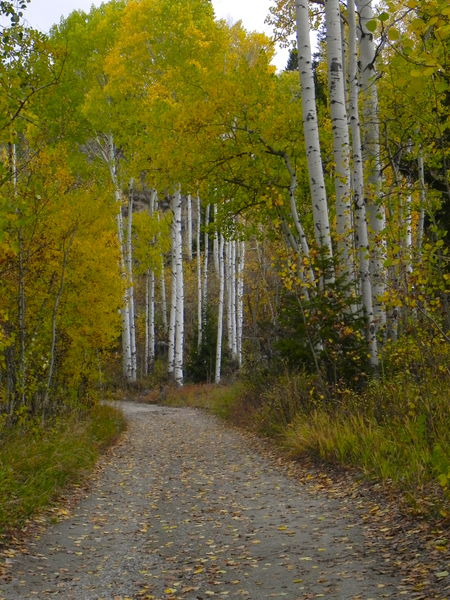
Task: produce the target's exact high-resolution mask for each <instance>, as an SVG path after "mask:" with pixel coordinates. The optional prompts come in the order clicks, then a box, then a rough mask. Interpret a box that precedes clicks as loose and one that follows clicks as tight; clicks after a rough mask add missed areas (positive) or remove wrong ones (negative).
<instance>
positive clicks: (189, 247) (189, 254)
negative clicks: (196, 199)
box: [186, 194, 192, 262]
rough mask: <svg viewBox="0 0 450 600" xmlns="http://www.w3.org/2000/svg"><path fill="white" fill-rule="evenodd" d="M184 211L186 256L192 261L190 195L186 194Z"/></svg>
mask: <svg viewBox="0 0 450 600" xmlns="http://www.w3.org/2000/svg"><path fill="white" fill-rule="evenodd" d="M186 211H187V219H186V220H187V223H186V225H187V226H186V231H187V235H186V247H187V258H188V261H189V262H192V196H191V194H188V195H187V198H186Z"/></svg>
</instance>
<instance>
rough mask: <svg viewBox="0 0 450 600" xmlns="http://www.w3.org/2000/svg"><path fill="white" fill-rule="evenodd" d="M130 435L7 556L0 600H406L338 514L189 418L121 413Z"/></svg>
mask: <svg viewBox="0 0 450 600" xmlns="http://www.w3.org/2000/svg"><path fill="white" fill-rule="evenodd" d="M121 406H122V407H123V410H124V411H125V413H126V414H127V416H128V418H129V421H130V427H129V430H128V432H127V438H126V440H125V442H124V443H122V444H121V445H119V446H118V447H117V448H116V449H115V450H114V452H113V454H112V456H111V458H110V459H109V461H108V464H106V465H105V466H104V467H103V469H102V472H101V475H100V476H99V478H98V480H97V481H96V482H95V483H94V485H93V488H92V490H91V492H90V494H89V496H88V497H87V498H85V499H84V500H83V501H82V502H81V503H80V504H79V505H78V506H77V507H76V509H75V510H74V513H73V514H72V515H71V516H70V517H68V518H66V519H65V520H63V521H61V522H59V523H57V524H55V525H52V526H51V527H50V528H49V529H47V531H46V532H45V533H44V534H43V535H42V537H40V538H39V539H36V540H34V541H33V542H31V543H30V544H29V549H28V550H29V554H21V555H19V556H16V557H14V558H13V559H12V565H11V567H12V568H11V574H12V578H11V580H10V581H9V582H8V583H3V584H0V600H29V599H31V598H33V599H36V598H38V599H45V598H60V599H64V600H100V599H102V600H130V599H132V600H139V599H140V600H163V599H164V600H175V599H177V600H178V599H179V600H206V599H208V598H230V599H231V598H243V599H246V600H249V599H250V600H268V599H270V598H284V599H285V600H307V599H311V598H328V599H333V600H370V599H377V600H378V599H381V598H391V599H398V598H402V597H408V598H412V597H413V596H410V595H408V596H406V594H407V592H406V591H405V589H404V588H403V587H402V583H401V580H400V576H399V575H398V577H397V576H395V575H392V574H390V573H389V571H388V570H386V565H385V563H384V561H383V557H382V556H380V555H379V553H377V552H376V551H375V550H373V549H372V547H371V545H370V544H367V543H366V542H365V539H364V536H363V532H362V529H361V526H360V524H359V521H358V519H357V517H355V516H352V515H351V514H348V512H349V511H348V510H344V506H343V505H342V504H341V503H340V502H339V501H338V500H335V499H330V498H328V497H326V496H325V495H324V494H322V493H320V492H318V493H315V494H312V493H311V491H308V489H307V488H308V486H305V485H301V484H299V483H297V482H296V481H295V480H294V479H292V478H288V477H287V476H285V475H284V474H282V473H280V472H279V470H278V469H277V468H276V466H274V465H273V464H271V463H270V462H269V461H268V460H266V459H265V458H263V457H261V456H260V455H258V454H257V453H256V452H255V451H254V450H253V449H252V448H251V447H250V446H249V444H248V442H247V441H246V440H245V439H244V437H242V436H241V435H240V434H239V433H238V432H236V431H234V430H230V429H229V428H227V427H226V425H224V424H222V423H221V422H219V421H217V420H216V419H215V418H213V417H210V416H208V415H205V414H203V413H201V412H198V411H196V410H192V409H171V408H161V407H154V406H146V405H138V404H133V403H122V404H121Z"/></svg>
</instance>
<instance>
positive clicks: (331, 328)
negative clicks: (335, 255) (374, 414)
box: [275, 279, 370, 387]
mask: <svg viewBox="0 0 450 600" xmlns="http://www.w3.org/2000/svg"><path fill="white" fill-rule="evenodd" d="M355 304H357V299H356V298H355V297H354V296H352V295H351V290H350V288H349V286H346V285H344V284H343V283H342V280H340V279H336V281H335V282H329V283H327V284H326V288H325V289H324V290H320V291H317V293H314V294H313V295H311V296H310V297H309V298H302V297H301V295H300V294H299V293H298V292H293V291H292V292H286V293H285V295H284V298H283V302H282V306H281V310H280V316H279V320H280V328H281V330H280V331H279V332H278V339H277V342H276V345H275V346H276V348H277V350H278V354H279V360H281V363H282V364H284V365H286V366H287V367H288V368H290V369H293V370H297V369H307V370H308V371H310V372H315V373H317V374H318V375H322V376H323V378H324V379H325V380H326V381H327V382H328V383H330V384H337V383H338V382H339V381H346V382H347V383H348V384H349V385H352V386H356V387H357V386H361V384H362V383H363V382H364V380H365V379H366V378H367V376H368V374H369V373H370V367H369V362H368V356H367V343H366V340H365V337H364V335H363V334H362V333H361V332H363V331H364V330H365V318H364V316H363V314H362V312H361V310H360V309H357V308H356V307H355Z"/></svg>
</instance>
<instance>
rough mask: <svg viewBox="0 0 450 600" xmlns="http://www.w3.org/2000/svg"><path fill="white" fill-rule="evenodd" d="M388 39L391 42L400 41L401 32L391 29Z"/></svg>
mask: <svg viewBox="0 0 450 600" xmlns="http://www.w3.org/2000/svg"><path fill="white" fill-rule="evenodd" d="M388 39H390V40H391V42H396V41H397V40H398V39H400V32H399V30H398V29H394V28H393V27H391V28H390V29H389V31H388Z"/></svg>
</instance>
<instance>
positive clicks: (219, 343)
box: [215, 234, 225, 384]
mask: <svg viewBox="0 0 450 600" xmlns="http://www.w3.org/2000/svg"><path fill="white" fill-rule="evenodd" d="M223 250H224V238H223V235H222V234H220V241H219V253H218V259H219V271H218V273H219V300H218V315H217V345H216V372H215V383H216V384H219V383H220V381H221V370H222V338H223V304H224V291H225V285H224V284H225V282H224V279H225V273H224V256H223Z"/></svg>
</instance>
